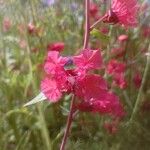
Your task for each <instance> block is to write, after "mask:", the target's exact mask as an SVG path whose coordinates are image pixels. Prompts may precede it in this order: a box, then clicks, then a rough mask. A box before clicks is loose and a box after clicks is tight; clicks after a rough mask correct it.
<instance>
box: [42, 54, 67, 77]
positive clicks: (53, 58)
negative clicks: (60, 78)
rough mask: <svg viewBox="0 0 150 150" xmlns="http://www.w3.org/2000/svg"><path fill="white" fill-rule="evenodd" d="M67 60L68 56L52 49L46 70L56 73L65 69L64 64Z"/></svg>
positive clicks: (46, 63)
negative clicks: (60, 54)
mask: <svg viewBox="0 0 150 150" xmlns="http://www.w3.org/2000/svg"><path fill="white" fill-rule="evenodd" d="M66 62H67V58H66V57H61V56H59V52H57V51H50V52H48V57H47V59H46V62H45V65H44V70H45V72H46V73H47V74H55V73H56V72H59V71H63V70H64V65H65V63H66Z"/></svg>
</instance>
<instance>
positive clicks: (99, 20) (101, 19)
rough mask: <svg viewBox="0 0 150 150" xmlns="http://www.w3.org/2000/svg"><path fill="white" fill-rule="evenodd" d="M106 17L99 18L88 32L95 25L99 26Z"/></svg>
mask: <svg viewBox="0 0 150 150" xmlns="http://www.w3.org/2000/svg"><path fill="white" fill-rule="evenodd" d="M105 17H106V16H105V15H104V16H103V17H101V18H99V19H98V20H97V21H96V22H95V23H94V24H92V25H91V27H90V30H92V29H93V28H94V27H95V26H96V25H97V24H99V23H100V22H101V21H103V19H104V18H105Z"/></svg>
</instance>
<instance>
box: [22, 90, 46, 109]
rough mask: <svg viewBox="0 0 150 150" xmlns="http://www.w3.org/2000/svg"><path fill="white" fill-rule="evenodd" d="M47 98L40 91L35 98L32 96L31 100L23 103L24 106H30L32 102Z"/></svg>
mask: <svg viewBox="0 0 150 150" xmlns="http://www.w3.org/2000/svg"><path fill="white" fill-rule="evenodd" d="M46 99H47V98H46V97H45V95H44V94H43V93H42V92H41V93H40V94H38V95H37V96H36V97H35V98H33V99H32V100H31V101H29V102H28V103H26V104H25V105H24V107H26V106H30V105H33V104H36V103H39V102H41V101H44V100H46Z"/></svg>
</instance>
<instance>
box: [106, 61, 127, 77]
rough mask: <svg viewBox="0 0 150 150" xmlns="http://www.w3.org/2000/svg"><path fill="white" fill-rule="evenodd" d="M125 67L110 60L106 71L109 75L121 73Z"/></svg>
mask: <svg viewBox="0 0 150 150" xmlns="http://www.w3.org/2000/svg"><path fill="white" fill-rule="evenodd" d="M125 68H126V65H125V64H124V63H121V62H118V61H117V60H114V59H113V60H111V61H110V62H109V63H108V66H107V71H108V73H109V74H116V73H119V74H120V73H123V72H124V71H125Z"/></svg>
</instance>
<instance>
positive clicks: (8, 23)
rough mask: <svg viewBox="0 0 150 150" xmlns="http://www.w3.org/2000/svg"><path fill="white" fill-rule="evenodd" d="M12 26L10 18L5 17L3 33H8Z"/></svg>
mask: <svg viewBox="0 0 150 150" xmlns="http://www.w3.org/2000/svg"><path fill="white" fill-rule="evenodd" d="M11 26H12V22H11V20H10V19H9V18H7V17H5V18H4V19H3V31H4V32H8V31H9V30H10V28H11Z"/></svg>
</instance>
